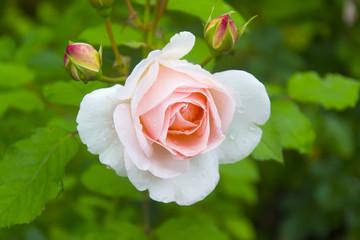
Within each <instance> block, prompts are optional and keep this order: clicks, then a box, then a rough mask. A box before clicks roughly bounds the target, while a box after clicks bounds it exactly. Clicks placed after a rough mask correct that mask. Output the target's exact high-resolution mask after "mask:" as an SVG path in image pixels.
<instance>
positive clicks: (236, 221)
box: [225, 217, 256, 240]
mask: <svg viewBox="0 0 360 240" xmlns="http://www.w3.org/2000/svg"><path fill="white" fill-rule="evenodd" d="M225 227H226V228H227V230H228V231H229V232H230V233H232V235H233V236H234V237H235V239H246V240H252V239H256V237H255V236H256V234H255V229H254V227H253V226H252V224H251V222H250V221H249V220H248V219H247V218H245V217H238V218H234V217H232V218H226V220H225Z"/></svg>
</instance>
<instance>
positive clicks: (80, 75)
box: [64, 42, 102, 83]
mask: <svg viewBox="0 0 360 240" xmlns="http://www.w3.org/2000/svg"><path fill="white" fill-rule="evenodd" d="M101 58H102V47H101V46H100V50H99V52H98V51H97V50H96V49H95V48H94V47H93V46H91V45H89V44H87V43H72V42H70V44H69V45H68V46H67V47H66V51H65V55H64V65H65V68H66V69H67V70H68V72H69V73H70V75H71V77H72V78H73V79H74V80H76V81H83V82H85V83H87V82H88V81H93V80H96V79H98V78H99V77H100V76H101V62H102V60H101Z"/></svg>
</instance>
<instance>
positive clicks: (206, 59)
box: [200, 54, 214, 67]
mask: <svg viewBox="0 0 360 240" xmlns="http://www.w3.org/2000/svg"><path fill="white" fill-rule="evenodd" d="M213 58H214V55H212V54H209V55H207V56H206V57H205V58H204V60H202V61H201V63H200V66H201V67H204V66H205V65H206V64H208V63H209V62H210V61H211V59H213Z"/></svg>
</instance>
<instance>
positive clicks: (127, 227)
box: [81, 222, 148, 240]
mask: <svg viewBox="0 0 360 240" xmlns="http://www.w3.org/2000/svg"><path fill="white" fill-rule="evenodd" d="M81 239H83V240H98V239H101V240H146V239H148V238H147V236H146V235H145V234H144V233H143V231H142V229H141V228H140V227H139V226H136V225H133V224H131V223H130V222H113V223H111V224H110V225H108V226H106V227H105V228H99V229H96V230H92V231H91V230H90V232H87V234H86V235H85V237H81Z"/></svg>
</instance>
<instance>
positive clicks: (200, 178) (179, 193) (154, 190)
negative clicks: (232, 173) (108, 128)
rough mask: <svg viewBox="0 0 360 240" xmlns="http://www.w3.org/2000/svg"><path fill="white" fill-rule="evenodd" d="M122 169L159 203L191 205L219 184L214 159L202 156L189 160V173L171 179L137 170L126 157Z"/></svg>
mask: <svg viewBox="0 0 360 240" xmlns="http://www.w3.org/2000/svg"><path fill="white" fill-rule="evenodd" d="M125 166H126V170H127V173H128V177H129V179H130V181H131V182H132V183H133V184H134V186H135V187H136V188H137V189H138V190H140V191H143V190H145V189H149V193H150V197H151V198H152V199H154V200H155V201H159V202H165V203H168V202H173V201H175V202H176V203H178V204H179V205H191V204H193V203H196V202H198V201H201V200H202V199H204V198H205V197H206V196H207V195H209V194H210V193H211V192H212V191H213V190H214V189H215V187H216V185H217V183H218V181H219V164H218V159H217V156H216V155H214V154H209V153H203V154H200V155H198V156H196V157H194V158H192V159H190V168H189V170H188V171H187V172H186V173H184V174H182V175H180V176H178V177H175V178H172V179H162V178H158V177H156V176H154V175H153V174H151V173H150V172H148V171H141V170H139V169H138V168H137V167H136V166H135V165H134V164H133V163H132V161H130V160H129V159H128V158H127V156H126V154H125Z"/></svg>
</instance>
